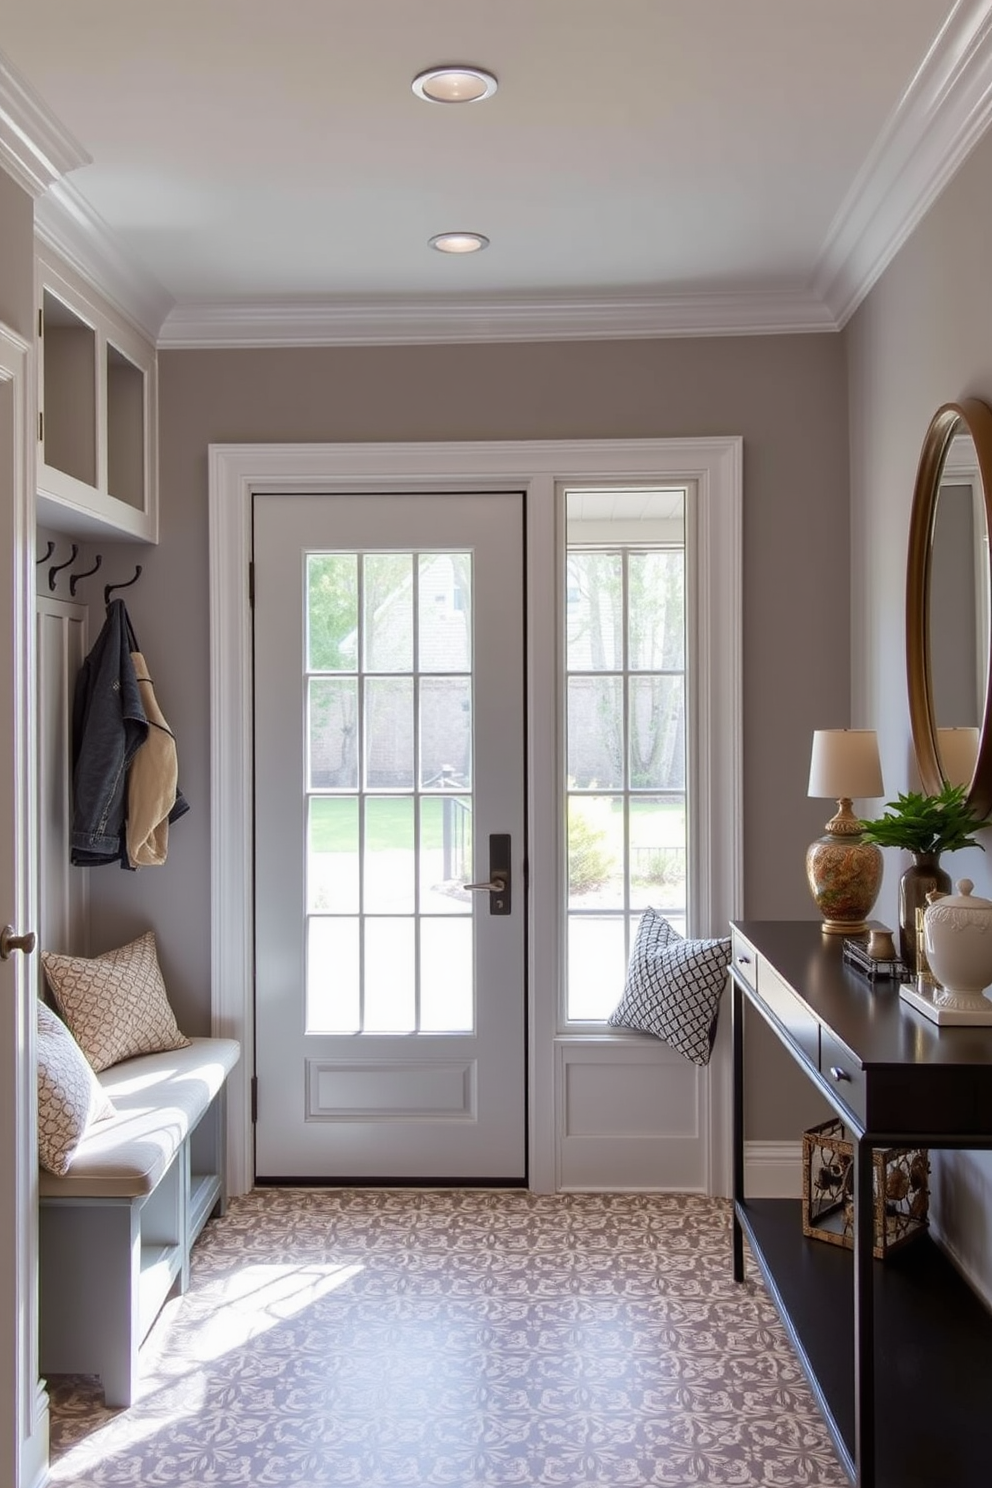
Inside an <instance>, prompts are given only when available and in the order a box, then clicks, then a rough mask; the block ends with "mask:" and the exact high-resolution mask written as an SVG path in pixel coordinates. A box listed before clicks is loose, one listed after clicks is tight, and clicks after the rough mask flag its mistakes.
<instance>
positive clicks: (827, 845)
mask: <svg viewBox="0 0 992 1488" xmlns="http://www.w3.org/2000/svg"><path fill="white" fill-rule="evenodd" d="M883 792H884V787H883V785H882V766H881V762H880V761H879V757H878V739H877V737H876V734H875V731H874V729H816V730H815V731H814V734H813V753H812V758H811V760H810V770H809V789H808V792H807V794H808V795H810V796H827V797H829V796H832V797H833V799H834V800H835V801H836V802H837V813H836V815H835V816H832V817H831V818H830V820H829V821H828V822H827V828H826V832H825V834H824V836H822V837H818V838H817V840H816V841H815V842H812V843H810V846H809V848H808V849H807V852H806V878H807V881H808V882H809V889H810V893H811V894H812V895H813V898H814V900H815V901H816V905H817V907H818V909H819V911H820V913H821V914H822V915H823V925H822V926H821V929H822V930H823V931H824V933H825V934H828V935H857V934H858V933H859V932H860V931H862V930H865V929H867V919H868V916H869V914H870V913H871V910H872V906H873V905H874V903H875V900H876V899H877V897H878V891H879V888H880V887H881V883H882V853H881V849H880V848H879V847H877V846H876V844H875V843H874V842H863V841H862V837H861V823H860V821H859V820H858V818H857V817H856V816H855V814H854V812H853V811H852V810H851V802H852V800H853V799H854V798H855V797H858V798H867V797H875V796H881V795H882V794H883Z"/></svg>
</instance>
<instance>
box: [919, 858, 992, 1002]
mask: <svg viewBox="0 0 992 1488" xmlns="http://www.w3.org/2000/svg"><path fill="white" fill-rule="evenodd" d="M974 887H975V886H974V884H973V883H972V881H971V879H970V878H962V879H959V881H958V884H957V890H958V892H957V893H956V894H945V895H943V896H942V897H941V898H939V899H934V900H933V901H932V903H930V904H928V905H927V908H926V911H925V913H924V916H923V936H924V940H925V942H926V948H927V960H928V961H929V963H930V969H931V971H932V972H933V974H934V976H935V977H936V978H937V980H938V982H939V983H940V984H941V987H942V988H943V990H942V991H941V992H938V993H937V994H936V997H935V1001H936V1002H938V1003H939V1004H940V1005H941V1006H942V1007H948V1008H960V1009H961V1010H962V1011H967V1010H969V1009H983V1010H986V1011H987V1010H988V1009H989V1007H990V1006H992V1004H990V1003H989V1000H988V998H986V997H984V996H983V995H982V994H983V991H984V988H986V987H988V986H989V985H990V984H992V899H982V898H981V897H980V896H979V895H977V894H973V893H972V889H973V888H974Z"/></svg>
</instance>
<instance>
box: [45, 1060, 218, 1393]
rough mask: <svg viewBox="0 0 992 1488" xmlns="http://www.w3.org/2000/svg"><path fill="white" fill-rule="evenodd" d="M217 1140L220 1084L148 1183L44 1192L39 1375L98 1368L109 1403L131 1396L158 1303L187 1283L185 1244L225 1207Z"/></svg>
mask: <svg viewBox="0 0 992 1488" xmlns="http://www.w3.org/2000/svg"><path fill="white" fill-rule="evenodd" d="M225 1141H226V1091H225V1088H224V1086H223V1085H222V1086H221V1089H220V1090H219V1091H218V1093H217V1094H216V1095H215V1096H214V1098H213V1099H212V1101H211V1102H210V1103H209V1105H208V1106H207V1108H206V1110H205V1111H204V1113H203V1114H202V1116H201V1117H200V1119H199V1120H198V1121H197V1122H196V1124H195V1125H194V1126H193V1127H192V1128H191V1129H190V1130H189V1131H188V1132H187V1134H186V1136H185V1137H184V1138H183V1140H182V1142H181V1143H180V1145H179V1147H178V1150H177V1151H176V1154H175V1156H174V1157H173V1159H172V1161H171V1162H170V1163H169V1165H168V1167H167V1168H166V1169H165V1171H164V1172H163V1174H162V1176H161V1177H160V1178H159V1180H158V1182H157V1183H156V1184H155V1187H154V1188H153V1189H152V1190H151V1192H150V1193H145V1194H139V1195H135V1196H132V1197H127V1196H117V1197H110V1196H107V1195H83V1194H72V1195H70V1194H66V1195H65V1196H62V1195H59V1194H57V1193H52V1192H50V1191H49V1192H48V1193H44V1194H42V1196H41V1198H40V1200H39V1272H40V1288H39V1291H40V1307H39V1340H40V1341H39V1356H40V1366H41V1373H42V1374H43V1375H49V1374H89V1375H92V1374H95V1375H99V1376H100V1378H101V1381H102V1384H103V1389H104V1396H105V1400H106V1404H107V1405H108V1406H128V1405H130V1404H131V1402H132V1400H133V1399H134V1397H135V1394H136V1391H137V1386H138V1351H139V1349H140V1347H141V1344H142V1343H143V1341H144V1339H145V1338H146V1337H147V1335H148V1331H149V1329H150V1328H151V1326H152V1323H153V1322H154V1321H155V1319H156V1317H157V1316H158V1314H159V1312H160V1310H161V1308H162V1306H163V1304H164V1303H165V1302H166V1301H167V1300H168V1299H169V1298H170V1297H172V1296H181V1295H182V1294H183V1293H184V1292H185V1291H186V1289H187V1287H188V1285H189V1267H190V1252H191V1250H192V1248H193V1244H194V1242H195V1241H196V1238H197V1236H198V1235H199V1234H200V1231H201V1230H202V1229H203V1227H204V1225H205V1224H206V1222H207V1220H208V1219H210V1218H211V1217H212V1216H213V1215H217V1214H223V1213H224V1210H225V1208H226V1202H227V1194H226V1187H225V1183H224V1150H225ZM46 1186H47V1187H48V1189H49V1190H51V1188H52V1187H53V1186H54V1185H53V1184H52V1183H51V1182H47V1183H46Z"/></svg>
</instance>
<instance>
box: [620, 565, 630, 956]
mask: <svg viewBox="0 0 992 1488" xmlns="http://www.w3.org/2000/svg"><path fill="white" fill-rule="evenodd" d="M629 580H630V576H629V572H628V551H627V548H626V547H623V548H621V549H620V637H621V639H620V667H621V672H620V690H621V720H620V722H621V729H622V734H623V772H622V775H621V781H622V784H623V801H622V809H623V949H624V964H626V962H627V960H628V959H629V956H630V739H631V731H630V614H629V597H630V582H629Z"/></svg>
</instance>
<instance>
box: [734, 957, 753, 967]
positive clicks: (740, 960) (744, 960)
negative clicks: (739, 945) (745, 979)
mask: <svg viewBox="0 0 992 1488" xmlns="http://www.w3.org/2000/svg"><path fill="white" fill-rule="evenodd" d="M737 965H738V966H750V965H751V957H750V956H738V957H737Z"/></svg>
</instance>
